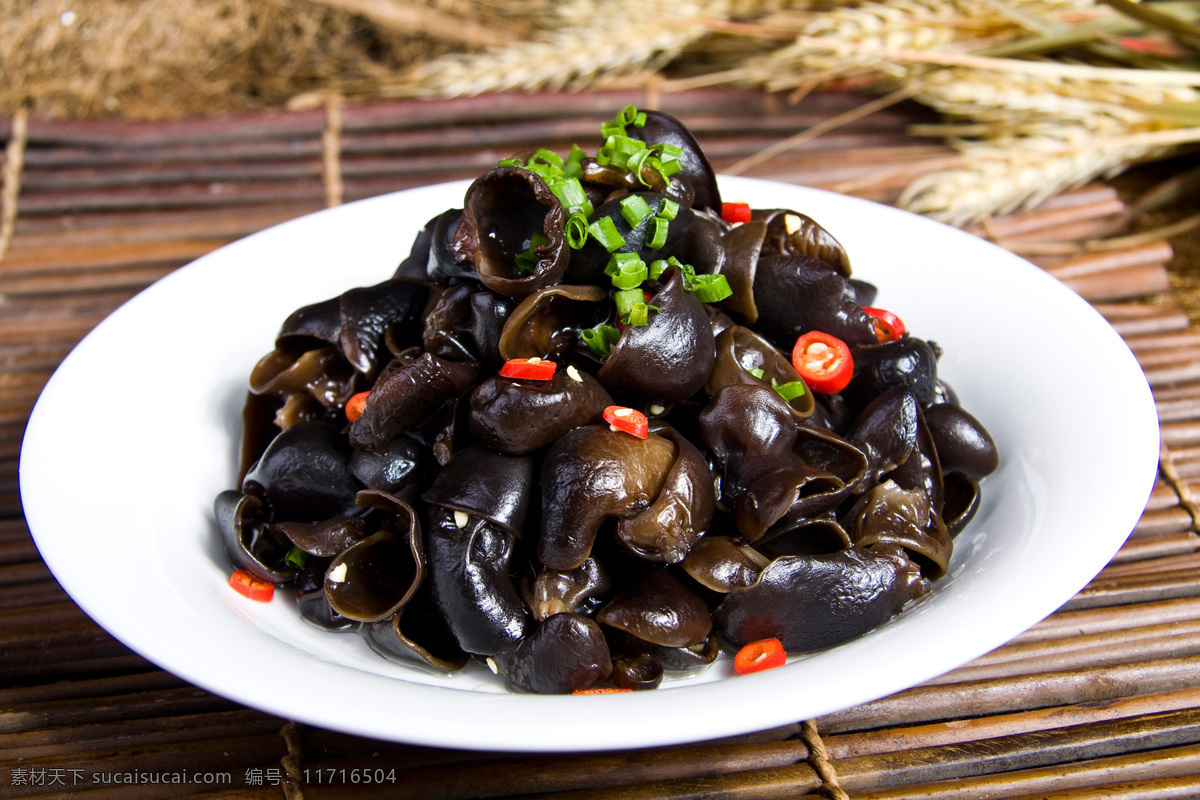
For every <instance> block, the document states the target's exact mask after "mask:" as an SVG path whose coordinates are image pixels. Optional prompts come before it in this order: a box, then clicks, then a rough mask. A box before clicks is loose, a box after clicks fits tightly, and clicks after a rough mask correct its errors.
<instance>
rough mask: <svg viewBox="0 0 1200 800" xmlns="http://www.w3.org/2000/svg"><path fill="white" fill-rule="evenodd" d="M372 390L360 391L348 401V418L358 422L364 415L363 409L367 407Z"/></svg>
mask: <svg viewBox="0 0 1200 800" xmlns="http://www.w3.org/2000/svg"><path fill="white" fill-rule="evenodd" d="M369 394H370V392H359V393H358V394H356V395H354V396H353V397H351V398H350V399H349V400H347V401H346V419H348V420H350V421H351V422H357V421H358V418H359V417H361V416H362V414H363V409H364V408H366V407H367V395H369Z"/></svg>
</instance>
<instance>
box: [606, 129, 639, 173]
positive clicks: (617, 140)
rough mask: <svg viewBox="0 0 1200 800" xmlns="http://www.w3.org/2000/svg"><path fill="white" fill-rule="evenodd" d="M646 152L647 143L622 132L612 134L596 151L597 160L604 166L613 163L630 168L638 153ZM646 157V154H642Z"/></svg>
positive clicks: (613, 164) (623, 167)
mask: <svg viewBox="0 0 1200 800" xmlns="http://www.w3.org/2000/svg"><path fill="white" fill-rule="evenodd" d="M645 152H646V143H645V142H643V141H642V140H641V139H633V138H631V137H629V136H624V135H620V134H613V135H610V136H609V137H608V138H607V139H605V140H604V144H603V145H602V146H601V147H600V150H599V151H598V152H597V153H596V162H597V163H599V164H601V165H602V166H608V165H612V166H614V167H619V168H620V169H630V167H629V162H630V159H631V158H633V157H634V156H635V155H636V154H637V153H645ZM641 158H645V156H641Z"/></svg>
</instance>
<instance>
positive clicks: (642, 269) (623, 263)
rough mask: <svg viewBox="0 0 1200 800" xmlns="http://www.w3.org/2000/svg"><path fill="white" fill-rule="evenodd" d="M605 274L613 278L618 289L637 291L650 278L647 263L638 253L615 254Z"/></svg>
mask: <svg viewBox="0 0 1200 800" xmlns="http://www.w3.org/2000/svg"><path fill="white" fill-rule="evenodd" d="M604 274H605V275H608V276H609V277H610V278H612V285H613V286H615V287H617V288H618V289H622V290H624V289H635V288H637V287H638V286H641V285H642V281H644V280H646V278H647V277H649V270H648V269H647V268H646V262H645V261H642V260H641V259H640V258H638V255H637V253H613V254H612V256H611V257H610V258H609V259H608V264H606V265H605V267H604Z"/></svg>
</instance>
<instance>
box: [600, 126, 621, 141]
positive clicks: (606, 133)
mask: <svg viewBox="0 0 1200 800" xmlns="http://www.w3.org/2000/svg"><path fill="white" fill-rule="evenodd" d="M600 135H601V136H603V137H604V138H605V139H608V138H609V137H610V136H624V135H625V126H624V125H622V124H621V123H620V122H605V123H602V124H601V125H600Z"/></svg>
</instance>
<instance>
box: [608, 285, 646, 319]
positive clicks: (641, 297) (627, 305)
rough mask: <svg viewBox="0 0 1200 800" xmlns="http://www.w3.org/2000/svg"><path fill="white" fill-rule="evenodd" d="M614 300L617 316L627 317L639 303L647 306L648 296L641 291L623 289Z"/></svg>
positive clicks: (615, 294) (615, 295) (614, 295)
mask: <svg viewBox="0 0 1200 800" xmlns="http://www.w3.org/2000/svg"><path fill="white" fill-rule="evenodd" d="M613 300H614V301H615V302H616V304H617V316H620V317H625V316H627V315H628V314H629V313H630V312H632V311H633V307H634V306H636V305H637V304H638V303H642V304H643V305H645V303H646V295H645V293H643V292H642V290H641V289H637V288H634V289H621V290H619V291H617V292H616V293H614V294H613Z"/></svg>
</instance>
